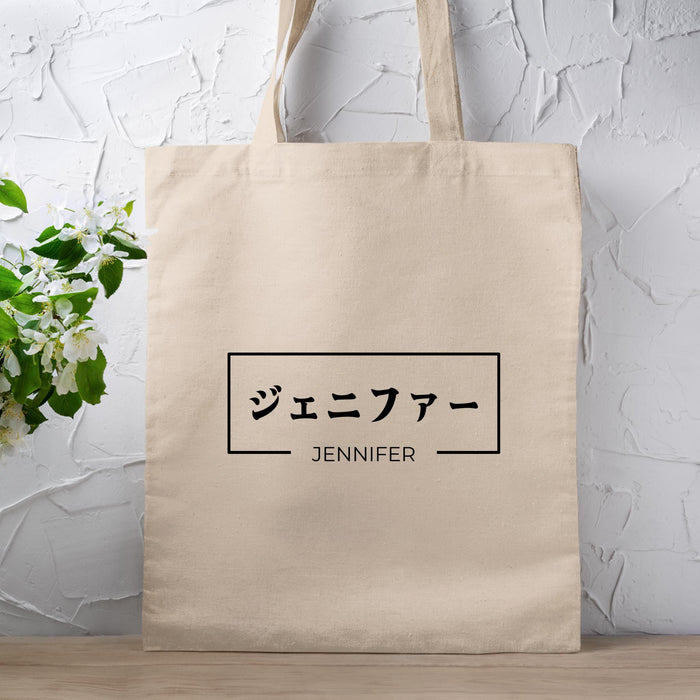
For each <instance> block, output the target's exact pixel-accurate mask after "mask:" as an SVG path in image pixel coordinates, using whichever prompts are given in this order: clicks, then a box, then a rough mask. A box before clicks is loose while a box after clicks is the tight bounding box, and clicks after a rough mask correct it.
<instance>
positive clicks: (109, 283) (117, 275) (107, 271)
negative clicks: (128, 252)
mask: <svg viewBox="0 0 700 700" xmlns="http://www.w3.org/2000/svg"><path fill="white" fill-rule="evenodd" d="M123 276H124V263H123V262H122V261H121V260H120V259H119V258H107V259H106V260H104V261H103V262H102V264H101V265H100V270H99V272H98V273H97V278H98V279H99V280H100V282H102V286H103V287H104V288H105V296H106V297H107V298H108V299H109V297H111V296H112V294H114V292H116V291H117V289H119V285H120V284H121V283H122V277H123Z"/></svg>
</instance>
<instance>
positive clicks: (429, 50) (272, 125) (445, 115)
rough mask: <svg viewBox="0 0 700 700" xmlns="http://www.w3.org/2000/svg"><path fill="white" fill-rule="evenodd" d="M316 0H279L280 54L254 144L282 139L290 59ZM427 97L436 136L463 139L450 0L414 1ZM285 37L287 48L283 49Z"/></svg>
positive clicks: (451, 139) (430, 120)
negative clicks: (283, 98) (282, 110)
mask: <svg viewBox="0 0 700 700" xmlns="http://www.w3.org/2000/svg"><path fill="white" fill-rule="evenodd" d="M314 5H315V0H280V12H279V27H278V32H277V55H276V58H275V65H274V67H273V71H272V78H271V79H270V84H269V85H268V89H267V92H266V93H265V100H264V102H263V108H262V113H261V115H260V119H259V121H258V126H257V129H256V130H255V136H254V137H253V143H255V144H259V143H280V142H283V141H284V130H283V128H282V121H281V119H280V109H279V98H280V88H281V86H282V81H283V80H284V74H285V71H286V70H287V64H288V63H289V59H290V57H291V55H292V53H293V52H294V49H295V48H296V46H297V44H298V43H299V40H300V39H301V35H302V34H303V32H304V29H305V28H306V25H307V24H308V23H309V19H310V17H311V13H312V12H313V9H314ZM416 9H417V15H418V35H419V40H420V51H421V65H422V68H423V80H424V84H425V102H426V107H427V112H428V121H429V123H430V139H431V140H432V141H461V140H462V139H463V138H464V132H463V128H462V107H461V103H460V96H459V83H458V80H457V65H456V63H455V54H454V45H453V43H452V29H451V25H450V9H449V6H448V4H447V0H416ZM285 40H286V48H285Z"/></svg>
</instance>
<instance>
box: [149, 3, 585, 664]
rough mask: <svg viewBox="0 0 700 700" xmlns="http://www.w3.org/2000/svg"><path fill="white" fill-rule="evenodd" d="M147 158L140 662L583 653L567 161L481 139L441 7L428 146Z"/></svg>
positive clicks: (573, 202)
mask: <svg viewBox="0 0 700 700" xmlns="http://www.w3.org/2000/svg"><path fill="white" fill-rule="evenodd" d="M281 4H282V6H281V10H280V30H279V36H280V38H279V40H278V56H279V61H278V64H279V70H278V71H277V74H276V76H275V77H276V79H275V80H273V81H271V87H270V89H269V91H268V95H267V98H266V100H265V108H264V111H263V115H262V117H261V120H260V125H259V128H258V132H257V133H256V135H255V139H254V141H253V143H252V144H251V145H217V146H202V145H199V146H165V147H159V148H151V149H149V150H148V151H147V157H146V186H147V210H148V211H147V220H148V225H149V226H151V227H155V228H156V229H157V233H155V235H154V236H153V238H152V244H151V249H150V250H151V252H150V253H149V297H148V311H149V331H148V360H147V473H146V519H145V571H144V599H143V645H144V648H146V649H210V650H217V649H218V650H262V651H305V652H351V651H357V652H360V651H362V652H505V651H530V652H568V651H575V650H577V649H578V648H579V597H580V587H579V555H578V542H577V502H576V478H575V472H576V455H575V431H576V424H575V379H576V354H577V317H578V306H579V275H580V234H581V223H580V199H579V187H578V177H577V162H576V150H575V148H574V147H573V146H570V145H564V144H512V143H475V142H465V141H464V140H463V137H462V124H461V115H460V99H459V90H458V84H457V77H456V69H455V60H454V52H453V48H452V42H451V34H450V22H449V14H448V6H447V1H446V0H430V1H428V0H423V1H422V2H421V1H419V2H418V3H417V8H418V25H419V31H420V44H421V51H422V65H423V72H424V76H425V86H426V101H427V108H428V114H429V118H430V134H431V140H430V142H428V143H283V142H282V140H283V130H282V128H281V125H280V117H279V85H280V83H281V80H282V76H283V75H284V68H285V66H286V63H287V61H288V59H289V57H290V55H291V53H292V51H293V49H294V47H295V46H296V43H297V42H298V40H299V37H300V36H301V33H302V31H303V30H304V27H305V25H306V23H307V21H308V18H309V15H310V13H311V10H312V8H313V2H310V1H308V0H306V1H297V2H292V1H291V0H282V3H281Z"/></svg>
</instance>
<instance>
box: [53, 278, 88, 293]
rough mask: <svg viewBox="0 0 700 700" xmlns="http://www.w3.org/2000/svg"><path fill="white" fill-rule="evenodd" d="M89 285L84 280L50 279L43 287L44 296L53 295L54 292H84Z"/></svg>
mask: <svg viewBox="0 0 700 700" xmlns="http://www.w3.org/2000/svg"><path fill="white" fill-rule="evenodd" d="M91 286H92V285H90V284H89V283H88V282H86V281H85V280H81V279H77V280H67V279H56V280H51V282H49V283H48V284H47V285H46V286H45V287H44V289H43V292H44V294H45V295H46V296H53V295H55V294H70V293H72V292H84V291H85V290H86V289H89V288H90V287H91Z"/></svg>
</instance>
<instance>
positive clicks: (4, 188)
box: [0, 179, 27, 214]
mask: <svg viewBox="0 0 700 700" xmlns="http://www.w3.org/2000/svg"><path fill="white" fill-rule="evenodd" d="M0 204H4V205H5V206H8V207H14V208H15V209H21V210H22V211H23V212H24V213H25V214H26V213H27V198H26V197H25V196H24V192H22V188H21V187H20V186H19V185H18V184H17V183H16V182H12V180H2V179H0Z"/></svg>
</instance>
